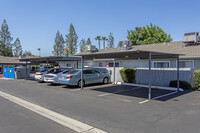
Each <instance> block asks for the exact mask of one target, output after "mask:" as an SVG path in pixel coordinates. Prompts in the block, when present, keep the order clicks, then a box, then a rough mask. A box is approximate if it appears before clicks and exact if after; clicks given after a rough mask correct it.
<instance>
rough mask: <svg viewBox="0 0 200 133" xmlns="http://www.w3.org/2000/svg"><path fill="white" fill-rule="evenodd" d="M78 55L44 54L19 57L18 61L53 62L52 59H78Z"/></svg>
mask: <svg viewBox="0 0 200 133" xmlns="http://www.w3.org/2000/svg"><path fill="white" fill-rule="evenodd" d="M80 60H81V58H80V57H74V56H69V57H63V56H45V57H29V58H21V59H19V61H30V62H37V63H43V62H47V61H48V62H49V63H50V62H54V61H80Z"/></svg>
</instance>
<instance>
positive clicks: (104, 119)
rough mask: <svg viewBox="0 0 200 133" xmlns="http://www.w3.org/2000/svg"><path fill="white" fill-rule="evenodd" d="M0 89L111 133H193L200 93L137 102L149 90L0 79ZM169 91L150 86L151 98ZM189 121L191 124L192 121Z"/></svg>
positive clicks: (192, 92) (195, 127) (198, 116)
mask: <svg viewBox="0 0 200 133" xmlns="http://www.w3.org/2000/svg"><path fill="white" fill-rule="evenodd" d="M0 91H3V92H6V93H9V94H12V95H15V96H17V97H20V98H22V99H25V100H27V101H29V102H32V103H35V104H38V105H40V106H42V107H45V108H48V109H50V110H53V111H56V112H58V113H61V114H63V115H67V116H70V117H71V118H74V119H76V120H79V121H81V122H84V123H86V124H89V125H93V126H94V127H97V128H99V129H102V130H104V131H106V132H110V133H133V132H137V133H146V132H148V133H160V132H162V133H174V132H176V133H188V132H191V133H193V132H194V133H196V132H199V124H198V123H199V122H200V115H199V113H200V103H199V99H200V93H199V92H195V91H184V92H180V93H176V94H173V95H170V96H167V97H163V98H160V99H156V100H150V101H148V102H145V103H142V104H140V102H141V101H144V100H146V98H147V94H148V93H147V92H148V90H147V89H146V88H138V87H131V86H121V85H111V84H108V85H102V84H98V85H95V86H92V85H90V86H86V87H85V88H84V90H81V89H79V88H76V87H65V86H62V85H50V84H47V83H38V82H35V81H32V80H3V79H0ZM167 93H171V91H164V90H157V89H152V97H157V96H159V95H163V94H167ZM191 123H192V124H191Z"/></svg>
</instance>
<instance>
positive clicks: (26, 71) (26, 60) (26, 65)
mask: <svg viewBox="0 0 200 133" xmlns="http://www.w3.org/2000/svg"><path fill="white" fill-rule="evenodd" d="M26 80H27V60H26Z"/></svg>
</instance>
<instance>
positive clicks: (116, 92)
mask: <svg viewBox="0 0 200 133" xmlns="http://www.w3.org/2000/svg"><path fill="white" fill-rule="evenodd" d="M139 88H140V87H135V88H134V89H128V90H123V91H115V92H112V93H104V94H100V95H98V97H103V96H108V95H112V94H118V93H121V92H127V91H132V90H136V89H139Z"/></svg>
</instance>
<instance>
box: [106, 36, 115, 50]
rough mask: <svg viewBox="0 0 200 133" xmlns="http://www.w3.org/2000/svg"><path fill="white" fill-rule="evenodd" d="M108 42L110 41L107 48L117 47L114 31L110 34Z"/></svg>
mask: <svg viewBox="0 0 200 133" xmlns="http://www.w3.org/2000/svg"><path fill="white" fill-rule="evenodd" d="M107 42H108V43H107V48H114V47H115V45H114V37H113V34H112V33H110V34H109V37H108V40H107Z"/></svg>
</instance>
